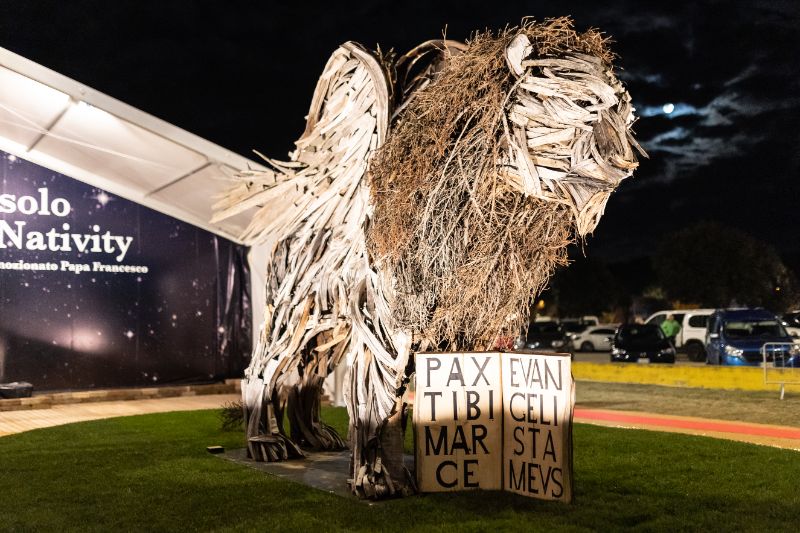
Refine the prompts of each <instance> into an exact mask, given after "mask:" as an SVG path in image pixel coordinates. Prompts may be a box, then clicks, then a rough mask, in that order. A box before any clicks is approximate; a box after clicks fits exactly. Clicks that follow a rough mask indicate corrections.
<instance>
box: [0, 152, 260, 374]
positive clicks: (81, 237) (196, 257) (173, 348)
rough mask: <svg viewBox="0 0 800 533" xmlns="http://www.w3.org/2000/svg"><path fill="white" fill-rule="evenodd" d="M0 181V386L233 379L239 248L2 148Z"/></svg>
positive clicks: (237, 359)
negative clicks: (12, 383) (7, 383)
mask: <svg viewBox="0 0 800 533" xmlns="http://www.w3.org/2000/svg"><path fill="white" fill-rule="evenodd" d="M0 178H1V179H2V183H0V382H10V381H29V382H31V383H33V384H34V386H35V387H36V389H37V390H43V389H44V390H53V389H84V388H94V387H115V386H144V385H158V384H167V383H189V382H202V381H215V380H219V379H223V378H226V377H239V376H240V375H241V373H242V371H243V369H244V368H245V367H246V366H247V359H248V358H249V355H250V348H251V346H250V345H251V340H250V339H251V330H250V328H251V316H250V315H251V313H250V300H249V298H250V297H249V272H248V268H247V259H246V254H247V249H246V248H245V247H243V246H239V245H237V244H235V243H233V242H230V241H228V240H226V239H223V238H221V237H219V236H216V235H214V234H212V233H210V232H207V231H205V230H202V229H199V228H197V227H195V226H192V225H190V224H187V223H184V222H181V221H178V220H176V219H174V218H172V217H169V216H166V215H164V214H161V213H159V212H156V211H153V210H152V209H149V208H147V207H144V206H142V205H139V204H136V203H134V202H130V201H128V200H125V199H122V198H119V197H116V196H114V195H112V194H109V193H107V192H106V191H103V190H100V189H96V188H93V187H91V186H89V185H86V184H84V183H82V182H79V181H77V180H74V179H72V178H70V177H67V176H64V175H61V174H57V173H55V172H53V171H51V170H48V169H46V168H43V167H41V166H38V165H35V164H33V163H30V162H28V161H24V160H22V159H20V158H16V157H14V156H13V155H10V154H6V153H4V152H0ZM209 201H211V199H209Z"/></svg>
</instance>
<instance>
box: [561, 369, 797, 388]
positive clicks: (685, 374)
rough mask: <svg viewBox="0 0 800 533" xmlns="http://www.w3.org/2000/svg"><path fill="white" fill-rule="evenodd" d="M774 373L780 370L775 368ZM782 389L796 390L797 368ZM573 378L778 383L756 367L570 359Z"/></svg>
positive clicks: (671, 383)
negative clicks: (597, 361) (770, 380)
mask: <svg viewBox="0 0 800 533" xmlns="http://www.w3.org/2000/svg"><path fill="white" fill-rule="evenodd" d="M775 372H776V374H772V375H771V377H776V375H777V373H778V372H781V370H775ZM784 372H785V375H786V376H787V382H786V389H787V390H790V391H798V392H800V369H787V370H785V371H784ZM572 375H573V376H574V378H575V379H576V380H583V381H603V382H611V383H638V384H642V385H662V386H666V387H689V388H699V389H727V390H751V391H773V392H774V391H777V390H779V388H780V385H779V384H778V383H771V384H766V383H764V369H763V368H759V367H735V366H733V367H731V366H728V367H724V366H723V367H719V366H688V365H687V366H684V365H679V366H673V365H657V364H649V365H648V364H636V363H585V362H573V363H572Z"/></svg>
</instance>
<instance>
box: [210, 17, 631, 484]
mask: <svg viewBox="0 0 800 533" xmlns="http://www.w3.org/2000/svg"><path fill="white" fill-rule="evenodd" d="M611 59H612V56H611V54H610V52H608V50H607V48H606V43H605V41H604V39H603V38H602V36H601V35H600V34H599V33H598V32H596V31H594V30H589V31H587V32H585V33H582V34H579V33H577V32H575V31H574V29H573V27H572V21H571V20H570V19H567V18H562V19H554V20H548V21H546V22H544V23H535V22H533V21H527V20H526V21H523V24H522V25H521V26H520V27H517V28H511V29H507V30H505V31H502V32H500V33H499V34H492V33H489V32H486V33H478V34H475V35H474V36H473V38H472V39H471V40H470V41H469V42H468V43H466V44H462V43H457V42H453V41H430V42H427V43H424V44H422V45H420V46H419V47H417V48H415V49H414V50H412V51H411V52H409V53H407V54H405V55H403V56H401V57H399V58H397V57H394V56H391V55H389V56H386V55H382V56H378V55H377V54H374V53H371V52H369V51H367V50H366V49H364V48H363V47H361V46H360V45H358V44H355V43H352V42H349V43H345V44H344V45H342V46H341V47H340V48H338V49H337V50H336V51H335V52H334V53H333V55H332V56H331V58H330V60H329V61H328V63H327V65H326V66H325V69H324V71H323V73H322V75H321V77H320V79H319V82H318V84H317V87H316V90H315V91H314V96H313V99H312V102H311V107H310V110H309V113H308V118H307V124H306V129H305V132H304V133H303V135H302V137H301V138H300V139H299V140H298V141H297V142H296V150H295V151H294V152H292V153H291V154H290V160H289V161H286V162H281V161H275V160H271V159H266V161H267V163H268V165H269V167H270V169H269V170H264V171H250V172H246V173H244V174H243V175H241V176H239V178H238V179H239V183H238V185H237V186H236V187H235V188H233V189H232V190H231V191H229V193H228V194H227V195H226V197H225V198H223V199H222V200H221V201H219V202H218V203H217V204H216V205H215V209H216V210H217V214H216V217H215V219H217V220H219V219H222V218H225V217H228V216H232V215H235V214H237V213H241V212H243V211H245V210H247V209H250V208H252V207H255V206H257V207H258V208H259V209H258V211H257V214H256V215H255V216H254V217H253V219H252V222H251V223H250V225H249V227H248V228H247V230H246V232H245V234H244V236H243V238H244V239H245V240H246V242H250V243H266V244H267V245H268V249H269V250H270V251H271V255H270V258H269V264H268V265H267V267H268V268H267V287H266V289H267V291H266V292H267V301H266V313H265V319H264V326H263V329H262V332H261V336H260V340H259V342H258V344H257V346H256V348H255V350H254V352H253V356H252V360H251V363H250V366H249V367H248V369H247V370H246V372H245V376H244V380H243V382H242V397H243V405H244V410H245V421H246V433H247V439H248V450H249V453H250V455H251V456H252V457H253V458H254V459H256V460H259V461H279V460H284V459H287V458H292V457H300V456H302V451H301V447H306V448H314V449H318V450H335V449H343V448H345V447H346V444H345V442H344V441H343V439H342V438H341V437H340V436H339V435H337V433H336V432H335V431H334V430H333V429H332V428H331V427H329V426H327V425H326V424H325V423H324V422H322V421H321V420H320V416H319V411H320V407H319V406H320V397H321V393H322V383H323V380H324V379H325V377H326V376H327V375H328V374H329V373H330V372H331V371H332V370H333V369H334V368H335V367H336V366H337V365H339V364H342V363H346V364H347V367H348V373H347V379H346V385H345V401H346V404H347V410H348V414H349V416H350V431H349V441H350V442H349V444H350V449H351V451H352V461H351V474H352V479H351V480H350V484H351V488H352V490H353V492H355V493H356V494H358V495H360V496H362V497H368V498H381V497H387V496H391V495H402V494H406V493H409V492H412V491H413V490H414V479H413V476H412V475H411V474H410V473H409V470H408V469H406V467H405V465H404V463H403V435H404V431H405V424H406V414H407V413H406V404H405V403H404V402H403V393H404V391H405V387H406V385H407V383H408V381H409V378H410V375H411V374H412V373H413V370H414V369H413V358H412V357H411V353H412V350H416V351H419V350H424V349H427V348H428V347H438V346H442V345H446V346H448V347H449V348H450V349H462V350H463V349H471V350H474V349H481V348H491V346H492V344H493V342H494V340H495V338H496V336H497V335H498V334H499V332H500V331H501V330H503V329H504V328H505V329H506V330H514V331H518V330H519V328H520V327H522V326H523V325H524V324H526V323H527V311H526V310H527V307H528V303H529V302H530V300H531V298H532V297H535V296H536V295H537V294H538V293H539V292H540V291H541V290H542V289H543V288H544V286H545V284H546V282H547V280H548V278H549V276H550V275H551V273H552V272H553V270H554V268H555V267H556V266H557V265H561V264H565V263H566V252H565V249H566V246H567V245H568V244H569V243H570V242H572V241H573V240H574V239H575V238H582V237H583V236H585V235H586V234H588V233H590V232H591V231H592V230H593V229H594V228H595V226H596V225H597V223H598V221H599V218H600V216H601V215H602V212H603V209H604V206H605V204H606V201H607V199H608V196H609V194H610V193H611V192H613V190H614V189H615V188H616V187H617V185H618V184H619V182H620V181H621V180H622V179H624V178H625V177H627V176H629V175H630V174H631V173H632V172H633V169H634V168H636V166H637V162H636V156H635V153H634V152H635V150H639V148H638V146H637V145H636V143H635V141H634V140H633V138H632V137H631V135H630V127H631V125H632V123H633V121H634V117H633V109H632V107H631V104H630V96H629V95H628V93H627V92H626V91H625V89H624V88H623V87H622V85H621V83H620V82H619V81H618V80H617V79H616V77H615V76H614V74H613V71H612V67H611V64H610V61H611ZM284 413H285V414H286V415H287V416H288V419H289V422H290V427H291V431H290V434H289V435H286V434H285V432H284V429H283V418H284Z"/></svg>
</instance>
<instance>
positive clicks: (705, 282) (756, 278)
mask: <svg viewBox="0 0 800 533" xmlns="http://www.w3.org/2000/svg"><path fill="white" fill-rule="evenodd" d="M654 269H655V271H656V274H657V276H658V279H659V282H660V284H661V286H662V287H663V288H664V290H665V291H666V293H667V295H668V296H669V297H670V298H672V299H678V300H681V301H685V302H695V303H698V304H700V305H703V306H708V307H727V306H731V305H749V306H763V307H767V308H770V309H773V310H775V311H782V310H784V309H785V308H786V307H787V306H788V305H789V304H790V303H791V302H792V300H793V297H794V293H795V291H796V286H797V282H796V279H795V277H794V275H793V273H792V272H791V271H790V270H789V269H788V268H787V267H786V265H784V263H783V261H782V260H781V258H780V256H779V255H778V253H777V252H776V251H775V249H774V248H773V247H772V246H770V245H768V244H766V243H764V242H762V241H759V240H757V239H755V238H753V237H751V236H750V235H748V234H747V233H745V232H743V231H741V230H738V229H735V228H730V227H727V226H724V225H722V224H719V223H717V222H701V223H699V224H696V225H694V226H691V227H688V228H685V229H683V230H680V231H678V232H675V233H673V234H671V235H668V236H667V237H666V238H665V239H664V241H663V242H662V243H661V245H660V247H659V249H658V251H657V253H656V255H655V257H654Z"/></svg>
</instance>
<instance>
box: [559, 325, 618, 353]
mask: <svg viewBox="0 0 800 533" xmlns="http://www.w3.org/2000/svg"><path fill="white" fill-rule="evenodd" d="M616 330H617V326H616V325H615V324H602V325H599V326H592V327H589V328H586V329H585V330H584V331H582V332H580V333H573V334H571V335H568V337H569V342H570V345H571V348H572V349H573V350H575V351H581V352H594V351H598V352H607V351H609V350H611V338H612V337H613V336H614V333H615V332H616Z"/></svg>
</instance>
